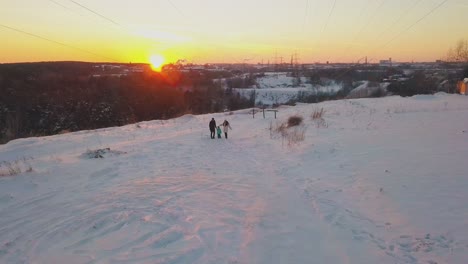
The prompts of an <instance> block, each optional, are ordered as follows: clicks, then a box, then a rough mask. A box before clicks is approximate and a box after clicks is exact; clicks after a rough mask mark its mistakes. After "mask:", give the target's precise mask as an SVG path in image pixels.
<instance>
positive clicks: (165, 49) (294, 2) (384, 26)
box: [0, 0, 468, 63]
mask: <svg viewBox="0 0 468 264" xmlns="http://www.w3.org/2000/svg"><path fill="white" fill-rule="evenodd" d="M0 7H1V8H0V38H1V44H0V63H8V62H26V61H63V60H74V61H101V62H102V61H109V62H145V63H146V62H149V60H150V58H151V57H152V56H153V57H154V56H155V55H157V56H163V57H164V58H165V60H166V62H175V61H177V60H178V59H183V60H186V61H187V62H193V63H209V62H213V63H216V62H218V63H222V62H224V63H241V62H242V63H243V62H247V63H258V62H262V61H263V62H264V63H267V62H268V61H270V63H274V62H275V57H276V58H277V59H276V60H279V58H280V57H283V58H284V60H285V61H289V60H290V57H291V54H293V53H297V54H298V58H299V61H300V62H301V63H308V62H325V61H330V62H356V61H358V60H359V59H360V58H362V57H364V56H368V58H369V61H371V62H376V61H378V60H380V59H387V58H389V57H391V58H392V59H393V60H395V61H434V60H436V59H444V58H445V56H446V54H447V51H448V49H449V48H450V47H453V46H454V45H455V44H456V42H457V41H458V40H460V39H463V38H465V39H466V38H468V1H466V0H445V1H444V0H254V1H252V0H235V1H231V0H197V1H194V0H132V1H122V0H15V1H8V0H0Z"/></svg>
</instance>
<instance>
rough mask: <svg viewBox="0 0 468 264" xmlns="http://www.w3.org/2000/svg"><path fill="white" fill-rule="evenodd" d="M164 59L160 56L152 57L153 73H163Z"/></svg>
mask: <svg viewBox="0 0 468 264" xmlns="http://www.w3.org/2000/svg"><path fill="white" fill-rule="evenodd" d="M164 61H165V59H164V57H163V56H162V55H160V54H155V55H151V57H150V63H151V69H153V71H158V72H159V71H161V68H162V66H163V64H164Z"/></svg>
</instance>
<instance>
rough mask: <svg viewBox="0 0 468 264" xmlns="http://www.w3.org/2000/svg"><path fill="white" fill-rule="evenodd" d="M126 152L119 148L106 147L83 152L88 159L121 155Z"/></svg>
mask: <svg viewBox="0 0 468 264" xmlns="http://www.w3.org/2000/svg"><path fill="white" fill-rule="evenodd" d="M125 153H126V152H123V151H117V150H111V149H110V148H104V149H96V150H88V151H86V153H84V154H83V156H84V157H85V158H88V159H103V158H104V157H105V156H108V155H110V156H116V155H121V154H125Z"/></svg>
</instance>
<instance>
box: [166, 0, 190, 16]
mask: <svg viewBox="0 0 468 264" xmlns="http://www.w3.org/2000/svg"><path fill="white" fill-rule="evenodd" d="M167 2H169V4H171V6H172V7H173V8H174V9H175V10H176V11H177V12H179V14H180V15H181V16H183V17H186V15H184V13H182V11H180V9H179V8H178V7H177V6H176V5H175V4H174V3H173V2H172V1H171V0H167Z"/></svg>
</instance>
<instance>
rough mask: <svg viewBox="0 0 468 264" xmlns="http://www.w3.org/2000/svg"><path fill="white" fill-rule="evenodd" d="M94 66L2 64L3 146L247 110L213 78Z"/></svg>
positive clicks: (204, 74) (0, 138) (0, 129)
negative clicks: (107, 70) (109, 71)
mask: <svg viewBox="0 0 468 264" xmlns="http://www.w3.org/2000/svg"><path fill="white" fill-rule="evenodd" d="M96 66H97V65H96V64H93V63H81V62H50V63H47V62H46V63H22V64H0V94H1V96H0V143H5V142H7V141H9V140H12V139H15V138H20V137H29V136H45V135H53V134H57V133H61V132H68V131H78V130H87V129H97V128H103V127H111V126H122V125H126V124H130V123H135V122H140V121H147V120H154V119H170V118H174V117H177V116H180V115H183V114H188V113H193V114H203V113H209V112H218V111H223V110H224V109H230V110H236V109H240V108H244V107H248V105H249V102H248V100H247V99H244V98H241V97H240V96H239V95H238V94H233V93H232V91H227V90H224V89H222V88H221V86H220V85H219V84H217V83H215V82H213V79H214V78H215V77H217V76H214V75H213V73H209V72H186V73H183V72H171V73H157V72H153V71H151V70H149V68H148V67H146V68H148V69H147V70H144V71H141V72H131V71H130V72H127V73H126V74H106V73H105V72H104V74H102V72H101V70H99V71H98V70H97V69H96ZM136 66H139V67H142V65H136ZM127 67H131V66H127ZM146 68H145V69H146ZM96 72H98V73H100V74H96ZM218 75H220V76H222V75H223V73H219V74H218Z"/></svg>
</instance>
